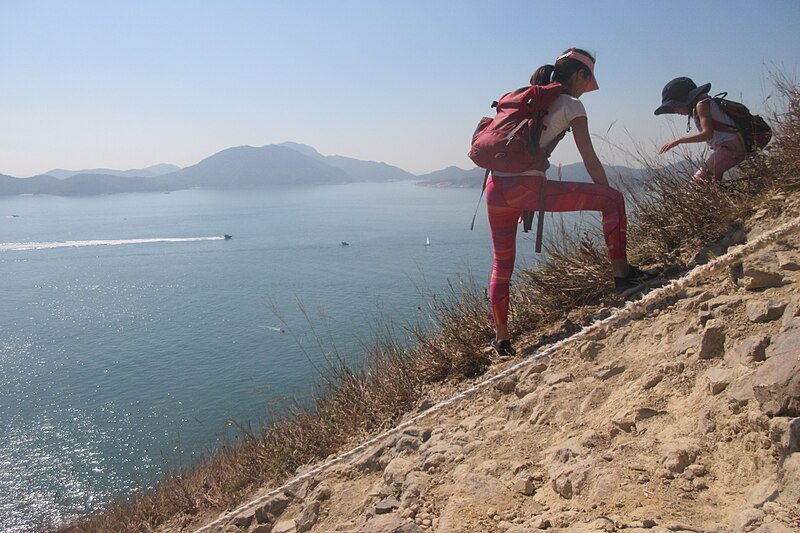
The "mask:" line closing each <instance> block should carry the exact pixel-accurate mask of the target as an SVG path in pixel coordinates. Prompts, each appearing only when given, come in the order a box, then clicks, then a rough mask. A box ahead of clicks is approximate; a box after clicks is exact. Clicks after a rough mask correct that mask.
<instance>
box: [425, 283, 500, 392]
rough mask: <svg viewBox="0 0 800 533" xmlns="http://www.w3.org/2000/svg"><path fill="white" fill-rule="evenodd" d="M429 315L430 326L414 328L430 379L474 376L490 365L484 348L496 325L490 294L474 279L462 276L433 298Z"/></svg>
mask: <svg viewBox="0 0 800 533" xmlns="http://www.w3.org/2000/svg"><path fill="white" fill-rule="evenodd" d="M428 317H429V324H428V326H427V327H414V328H411V333H412V335H413V337H414V339H415V341H416V345H415V346H414V347H413V348H412V353H413V355H414V358H415V359H416V360H417V361H418V362H419V365H420V366H421V368H420V370H421V372H422V373H423V375H424V376H425V377H426V379H427V380H429V381H439V380H442V379H445V378H449V377H453V376H474V375H476V374H479V373H481V372H483V371H484V370H485V369H486V367H488V365H489V364H490V362H491V361H490V359H489V357H488V355H487V354H486V353H484V351H483V347H484V346H485V345H486V343H487V342H488V340H489V338H490V337H491V335H492V333H493V331H494V329H493V328H494V326H493V323H492V318H491V317H492V315H491V309H490V306H489V301H488V297H487V296H486V293H485V292H484V291H482V290H481V289H479V288H478V286H477V285H476V283H475V281H474V279H473V278H471V277H470V279H469V280H466V279H464V278H462V277H458V278H457V279H456V281H455V282H452V281H450V282H449V283H448V287H447V292H446V293H445V294H444V295H443V296H437V295H434V296H433V297H431V299H430V303H429V308H428Z"/></svg>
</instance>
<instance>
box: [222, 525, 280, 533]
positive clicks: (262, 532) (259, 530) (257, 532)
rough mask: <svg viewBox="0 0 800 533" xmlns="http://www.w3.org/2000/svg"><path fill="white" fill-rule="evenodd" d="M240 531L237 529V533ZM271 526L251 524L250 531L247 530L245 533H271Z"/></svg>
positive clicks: (225, 532) (224, 530)
mask: <svg viewBox="0 0 800 533" xmlns="http://www.w3.org/2000/svg"><path fill="white" fill-rule="evenodd" d="M222 531H223V533H227V531H228V530H227V529H223V530H222ZM238 531H240V530H239V529H238V528H237V533H238ZM271 532H272V526H271V525H270V524H253V525H252V526H251V527H250V529H248V530H247V533H271Z"/></svg>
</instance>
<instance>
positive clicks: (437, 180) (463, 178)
mask: <svg viewBox="0 0 800 533" xmlns="http://www.w3.org/2000/svg"><path fill="white" fill-rule="evenodd" d="M485 173H486V171H485V170H484V169H482V168H479V167H475V168H472V169H470V170H464V169H462V168H458V167H455V166H453V167H447V168H444V169H442V170H437V171H435V172H431V173H430V174H423V175H421V176H418V178H419V180H420V182H419V185H424V186H426V187H442V188H469V187H480V186H481V185H483V177H484V175H485Z"/></svg>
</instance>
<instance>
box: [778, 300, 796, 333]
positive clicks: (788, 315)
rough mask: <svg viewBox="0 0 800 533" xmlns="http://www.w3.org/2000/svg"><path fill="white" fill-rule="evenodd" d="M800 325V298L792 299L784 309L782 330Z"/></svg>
mask: <svg viewBox="0 0 800 533" xmlns="http://www.w3.org/2000/svg"><path fill="white" fill-rule="evenodd" d="M798 327H800V298H795V299H794V300H792V301H790V302H789V304H788V305H787V306H786V309H785V310H784V311H783V319H782V323H781V331H788V330H790V329H795V328H798Z"/></svg>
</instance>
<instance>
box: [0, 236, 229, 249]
mask: <svg viewBox="0 0 800 533" xmlns="http://www.w3.org/2000/svg"><path fill="white" fill-rule="evenodd" d="M222 240H225V237H224V236H222V235H220V236H218V237H158V238H152V239H98V240H92V241H55V242H3V243H0V252H11V251H21V250H49V249H51V248H76V247H79V246H116V245H118V244H152V243H157V242H193V241H222Z"/></svg>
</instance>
